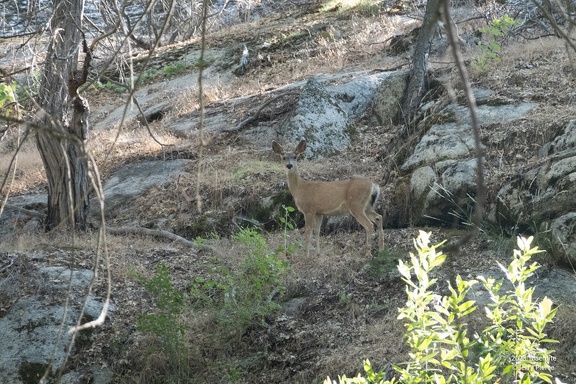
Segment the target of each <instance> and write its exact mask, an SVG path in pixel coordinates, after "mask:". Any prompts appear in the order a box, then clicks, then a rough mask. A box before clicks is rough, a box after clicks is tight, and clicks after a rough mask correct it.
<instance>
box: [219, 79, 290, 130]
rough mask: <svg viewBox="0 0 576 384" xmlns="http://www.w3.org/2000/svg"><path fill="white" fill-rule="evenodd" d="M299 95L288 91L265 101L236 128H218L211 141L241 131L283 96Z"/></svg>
mask: <svg viewBox="0 0 576 384" xmlns="http://www.w3.org/2000/svg"><path fill="white" fill-rule="evenodd" d="M299 94H300V91H299V90H298V91H288V92H285V93H282V94H280V95H278V96H275V97H273V98H271V99H270V100H267V101H266V102H265V103H264V104H262V105H261V106H260V108H258V110H257V111H256V112H255V113H254V114H253V115H252V116H250V117H248V118H246V119H244V120H242V121H241V122H239V123H238V124H237V125H236V126H234V127H232V128H220V129H219V130H218V131H216V133H215V134H214V136H213V137H212V139H215V138H216V137H218V136H220V134H222V133H224V132H236V131H239V130H241V129H242V128H244V127H245V126H246V125H248V124H250V123H252V122H253V121H255V120H256V119H257V118H258V116H259V115H260V113H261V112H262V111H263V110H264V108H266V107H267V106H268V105H270V104H272V103H273V102H275V101H277V100H279V99H281V98H283V97H284V96H295V95H299Z"/></svg>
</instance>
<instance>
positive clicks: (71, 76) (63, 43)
mask: <svg viewBox="0 0 576 384" xmlns="http://www.w3.org/2000/svg"><path fill="white" fill-rule="evenodd" d="M53 4H54V11H53V16H52V20H51V36H50V42H49V46H48V51H47V56H46V62H45V65H44V69H43V72H42V80H41V84H40V90H39V99H38V104H39V105H40V107H41V111H40V115H39V118H40V123H41V125H42V127H44V128H43V129H39V130H38V132H37V136H36V139H37V146H38V149H39V151H40V155H41V157H42V162H43V164H44V168H45V171H46V177H47V179H48V214H47V216H46V222H45V225H46V229H47V230H51V229H54V228H56V227H63V228H66V229H81V230H83V229H86V228H87V226H88V201H89V200H88V191H89V176H88V159H87V156H86V146H85V144H86V140H87V132H88V112H89V109H88V103H87V101H86V100H85V99H83V98H82V97H80V96H79V95H78V92H77V91H78V87H79V86H80V85H81V84H82V83H84V82H85V79H86V74H87V69H88V65H89V59H90V55H89V54H87V55H86V57H85V60H84V64H85V65H84V68H83V71H80V70H78V64H79V63H78V60H79V57H80V49H81V48H82V45H81V42H82V41H83V39H82V38H83V35H82V31H81V29H80V28H81V22H82V16H83V12H84V0H55V1H54V3H53ZM84 48H86V45H85V44H84ZM85 51H87V50H86V49H85Z"/></svg>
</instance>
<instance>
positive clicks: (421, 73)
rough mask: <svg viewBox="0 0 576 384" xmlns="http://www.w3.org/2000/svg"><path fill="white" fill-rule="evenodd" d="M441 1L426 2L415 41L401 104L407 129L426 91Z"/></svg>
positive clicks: (429, 0) (412, 122) (412, 121)
mask: <svg viewBox="0 0 576 384" xmlns="http://www.w3.org/2000/svg"><path fill="white" fill-rule="evenodd" d="M441 1H442V0H428V3H427V4H426V11H425V13H424V20H423V21H422V26H421V27H420V32H419V33H418V38H417V39H416V45H415V47H414V55H413V57H412V68H411V71H410V78H409V80H408V88H407V90H406V94H405V98H404V102H403V104H402V117H403V119H404V122H405V124H406V126H407V127H410V126H412V125H413V124H414V119H415V117H416V114H417V111H418V107H419V106H420V102H421V101H422V97H423V96H424V93H425V91H426V87H425V85H426V78H427V75H428V52H429V51H430V44H431V43H432V37H433V36H434V33H435V32H436V27H437V25H438V19H439V10H440V8H439V7H440V2H441ZM406 133H408V132H406Z"/></svg>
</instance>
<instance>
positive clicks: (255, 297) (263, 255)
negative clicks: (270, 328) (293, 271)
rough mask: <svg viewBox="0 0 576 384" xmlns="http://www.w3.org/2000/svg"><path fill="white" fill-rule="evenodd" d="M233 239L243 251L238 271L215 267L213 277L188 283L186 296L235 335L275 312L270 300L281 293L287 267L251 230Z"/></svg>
mask: <svg viewBox="0 0 576 384" xmlns="http://www.w3.org/2000/svg"><path fill="white" fill-rule="evenodd" d="M234 239H235V240H236V241H237V242H238V243H240V244H241V245H242V246H243V248H244V250H245V252H246V256H245V258H244V260H243V262H242V263H241V264H240V266H239V268H238V269H237V270H236V269H230V268H227V267H224V266H222V265H218V264H216V265H215V267H214V272H215V273H214V274H213V277H211V278H204V277H199V278H196V279H195V280H194V281H193V282H192V284H191V288H190V296H191V299H192V301H193V302H194V303H195V305H197V306H200V307H202V308H212V309H213V310H215V311H216V312H217V316H216V317H217V321H218V323H219V324H220V325H221V326H223V327H224V329H228V330H230V331H232V330H234V331H236V332H235V333H236V334H239V333H241V332H238V330H241V329H242V328H245V327H247V326H248V325H250V324H251V323H252V322H253V321H260V320H262V319H263V318H264V317H265V316H266V315H268V314H270V313H271V312H273V311H275V310H277V309H278V307H279V306H278V304H277V303H275V302H273V301H272V298H273V297H274V296H275V295H276V294H277V293H280V292H282V291H283V290H284V287H283V277H284V275H285V273H286V270H287V264H286V262H285V261H282V260H281V259H280V258H279V257H278V254H277V253H274V252H272V251H271V250H270V248H269V246H268V243H267V242H266V239H264V237H263V236H262V235H260V234H259V233H258V232H257V231H255V230H253V229H242V230H241V231H240V232H239V233H238V234H237V235H236V236H234Z"/></svg>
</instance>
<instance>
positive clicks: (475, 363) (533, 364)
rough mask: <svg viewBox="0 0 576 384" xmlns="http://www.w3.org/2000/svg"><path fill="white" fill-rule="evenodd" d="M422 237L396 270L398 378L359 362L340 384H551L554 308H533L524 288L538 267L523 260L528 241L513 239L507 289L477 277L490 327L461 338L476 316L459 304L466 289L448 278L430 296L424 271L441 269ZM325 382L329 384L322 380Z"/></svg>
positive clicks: (545, 304) (471, 305)
mask: <svg viewBox="0 0 576 384" xmlns="http://www.w3.org/2000/svg"><path fill="white" fill-rule="evenodd" d="M429 236H430V234H429V233H426V232H422V231H421V232H420V235H419V236H418V238H417V239H416V240H415V247H416V250H417V251H418V252H417V253H418V254H417V255H414V254H412V253H411V254H410V265H408V264H405V263H403V262H402V261H400V263H399V266H398V270H399V271H400V274H401V275H402V279H403V280H404V282H405V283H406V294H407V296H408V299H407V302H406V305H405V306H404V307H403V308H401V309H400V315H399V316H398V318H399V319H403V320H405V321H406V324H405V327H406V333H405V339H406V343H407V344H408V346H409V347H410V352H409V358H410V360H409V361H408V362H406V363H404V364H401V365H398V366H395V367H394V369H395V370H396V372H397V374H398V378H393V379H391V380H385V377H384V376H385V375H384V373H382V372H378V373H374V372H373V370H372V367H371V365H370V362H369V361H365V362H364V370H365V376H364V377H363V376H361V375H358V377H356V378H347V377H345V376H343V377H340V378H339V382H340V383H341V384H344V383H396V382H399V383H494V382H500V383H507V382H514V383H524V384H528V383H532V382H534V381H536V380H541V381H544V382H547V383H551V382H552V380H551V379H552V377H551V375H550V374H549V373H547V372H546V370H549V369H550V366H549V362H550V361H551V360H553V356H552V352H553V351H552V350H549V349H547V348H544V347H543V346H542V344H543V343H551V342H555V340H551V339H548V338H547V336H546V333H544V328H545V326H546V325H547V324H548V323H550V322H551V321H552V319H553V318H554V315H555V314H556V309H552V302H551V301H550V299H548V298H544V299H543V300H542V301H540V302H538V303H536V302H534V301H533V300H532V294H533V293H534V288H526V284H525V283H526V279H528V277H530V276H531V275H532V274H533V273H534V271H535V270H536V269H537V268H538V266H537V265H536V263H532V264H530V265H528V262H529V260H530V258H531V257H532V256H533V255H534V254H536V253H538V252H541V251H539V250H538V248H537V247H536V248H530V244H531V242H532V238H531V237H530V238H528V239H525V238H521V237H519V238H518V241H517V245H518V249H517V250H514V260H513V261H512V262H511V263H510V265H509V266H508V267H507V268H505V267H504V266H502V265H500V264H499V265H500V268H501V269H502V270H503V271H504V272H505V274H506V278H507V279H508V281H509V282H510V283H511V284H512V285H513V289H512V290H510V291H507V292H505V293H504V294H500V289H501V287H502V282H501V281H500V282H496V281H495V280H494V279H492V278H488V279H486V278H483V277H479V278H478V280H479V281H480V282H482V284H483V285H484V287H485V288H486V289H487V290H488V291H489V292H490V297H491V299H492V303H491V304H489V305H488V307H487V308H485V310H486V316H487V318H488V320H490V322H491V325H489V326H488V327H486V328H485V329H484V330H483V331H482V332H481V333H479V334H478V333H476V334H474V335H473V336H472V337H469V336H468V332H467V326H466V322H465V320H466V318H467V316H469V315H470V314H471V313H473V312H474V311H475V310H476V308H477V307H476V303H475V302H474V301H473V300H466V295H467V293H468V291H469V290H470V288H471V287H472V285H474V284H476V283H477V282H478V281H475V280H470V281H465V280H463V279H462V278H461V277H460V276H457V277H456V286H455V287H452V285H451V284H450V285H449V287H448V288H449V290H450V295H448V296H441V295H439V294H436V293H434V292H433V291H431V290H430V288H431V287H432V286H434V285H435V284H437V280H436V279H434V278H432V277H431V276H430V272H431V271H432V270H433V269H434V268H436V267H437V266H439V265H440V264H442V263H443V262H444V259H445V255H443V254H442V253H441V252H437V248H438V247H439V246H440V245H441V244H438V245H435V246H429ZM324 383H325V384H330V383H332V382H331V381H330V378H328V379H327V380H326V381H325V382H324Z"/></svg>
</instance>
